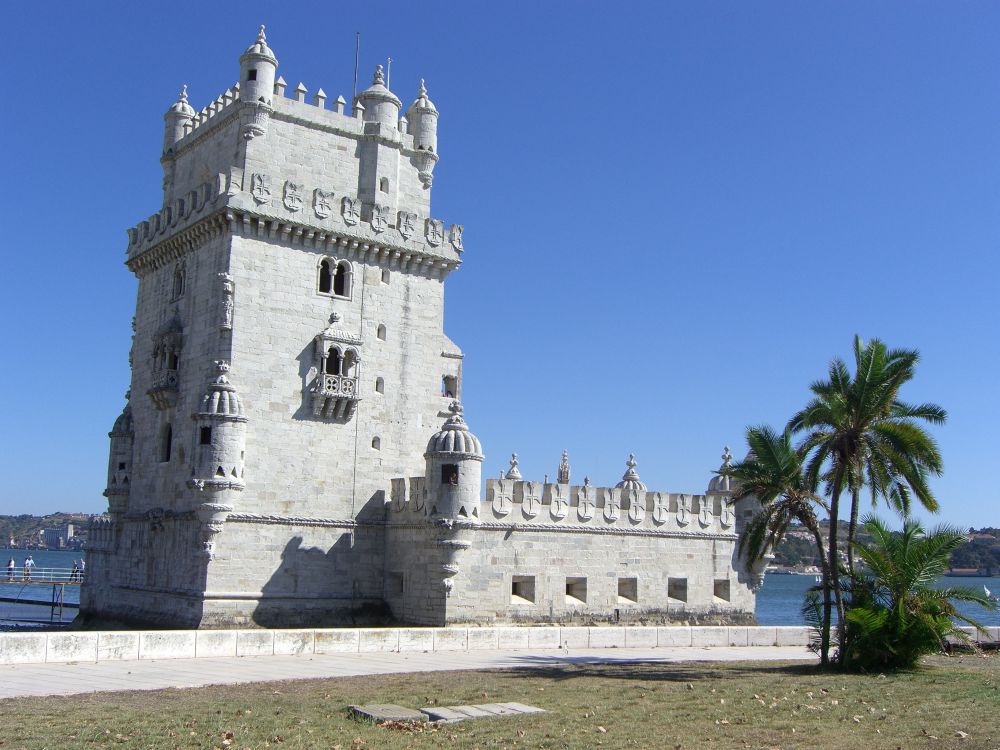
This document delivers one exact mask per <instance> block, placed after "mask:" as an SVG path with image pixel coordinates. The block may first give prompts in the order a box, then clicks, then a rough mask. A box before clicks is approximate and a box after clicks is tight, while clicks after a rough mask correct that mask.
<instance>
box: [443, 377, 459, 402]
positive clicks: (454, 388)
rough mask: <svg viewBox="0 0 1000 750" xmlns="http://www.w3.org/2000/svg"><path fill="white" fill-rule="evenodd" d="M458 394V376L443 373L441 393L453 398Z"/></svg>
mask: <svg viewBox="0 0 1000 750" xmlns="http://www.w3.org/2000/svg"><path fill="white" fill-rule="evenodd" d="M457 394H458V378H456V377H455V376H454V375H445V376H444V377H442V378H441V395H442V396H447V397H448V398H455V397H456V395H457Z"/></svg>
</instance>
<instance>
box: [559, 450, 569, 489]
mask: <svg viewBox="0 0 1000 750" xmlns="http://www.w3.org/2000/svg"><path fill="white" fill-rule="evenodd" d="M556 481H557V482H558V483H559V484H569V451H563V454H562V460H561V461H560V462H559V471H558V473H557V474H556Z"/></svg>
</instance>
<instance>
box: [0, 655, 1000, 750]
mask: <svg viewBox="0 0 1000 750" xmlns="http://www.w3.org/2000/svg"><path fill="white" fill-rule="evenodd" d="M998 681H1000V658H998V657H996V656H991V657H986V656H973V655H968V656H962V657H951V658H948V657H943V656H940V657H933V658H930V659H928V660H926V664H925V667H924V668H923V669H921V670H920V671H918V672H913V673H908V674H897V675H887V676H884V675H870V676H868V675H865V676H857V675H841V674H832V673H823V672H819V671H817V669H816V668H815V667H813V666H810V665H803V664H801V663H775V662H768V663H749V662H747V663H732V664H720V663H683V664H666V665H664V664H656V665H629V666H604V665H601V666H597V665H595V666H574V667H565V668H563V667H560V668H543V669H535V670H520V671H492V672H461V673H459V672H450V673H449V672H438V673H423V674H405V675H387V676H379V677H351V678H340V679H326V680H303V681H297V682H281V683H266V684H254V685H243V686H227V687H207V688H195V689H187V690H161V691H155V692H131V693H101V694H92V695H87V696H76V697H68V698H67V697H52V698H24V699H15V700H6V701H0V748H3V750H8V749H9V748H29V749H30V748H49V749H51V750H58V749H59V748H92V747H114V748H229V749H230V750H234V749H236V748H254V749H256V748H266V747H274V748H287V749H288V750H291V749H292V748H317V750H331V748H340V750H358V749H360V748H365V749H366V750H370V749H372V748H390V749H391V748H437V747H446V748H482V749H485V748H587V749H589V748H598V747H600V748H624V747H640V748H668V749H673V748H754V749H756V748H781V749H782V750H792V748H803V749H805V748H845V749H851V748H858V749H859V750H880V749H881V748H890V749H892V750H895V748H902V749H903V750H911V749H920V748H935V749H938V748H963V749H965V750H989V749H991V748H1000V689H998ZM497 701H520V702H522V703H528V704H531V705H534V706H538V707H540V708H544V709H546V711H548V713H546V714H541V715H534V716H522V717H516V718H507V719H478V720H475V721H467V722H464V723H460V724H452V725H443V726H439V727H436V726H426V727H422V728H419V729H417V728H411V727H406V726H404V727H395V728H385V727H381V726H375V725H371V724H365V723H361V722H358V721H354V720H352V719H350V718H348V717H347V711H346V707H347V705H349V704H353V703H398V704H400V705H404V706H409V707H412V708H421V707H424V706H428V705H455V704H467V703H488V702H497Z"/></svg>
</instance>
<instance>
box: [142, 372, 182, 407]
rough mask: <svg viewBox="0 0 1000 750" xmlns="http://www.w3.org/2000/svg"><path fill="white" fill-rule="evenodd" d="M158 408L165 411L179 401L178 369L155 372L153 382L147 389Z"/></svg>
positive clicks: (147, 393)
mask: <svg viewBox="0 0 1000 750" xmlns="http://www.w3.org/2000/svg"><path fill="white" fill-rule="evenodd" d="M146 395H148V396H149V397H150V398H151V399H152V400H153V404H154V405H155V406H156V408H157V409H159V410H160V411H163V410H164V409H169V408H171V407H172V406H174V405H175V404H176V403H177V370H160V371H159V372H154V373H153V384H152V385H151V386H150V387H149V390H148V391H146Z"/></svg>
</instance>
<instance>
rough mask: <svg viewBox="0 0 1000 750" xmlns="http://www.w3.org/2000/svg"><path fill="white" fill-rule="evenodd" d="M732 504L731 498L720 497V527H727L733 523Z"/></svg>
mask: <svg viewBox="0 0 1000 750" xmlns="http://www.w3.org/2000/svg"><path fill="white" fill-rule="evenodd" d="M733 517H734V514H733V505H732V500H730V499H729V498H726V497H724V498H722V510H721V512H720V513H719V522H720V523H721V524H722V528H724V529H728V528H729V527H730V526H732V525H733Z"/></svg>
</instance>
